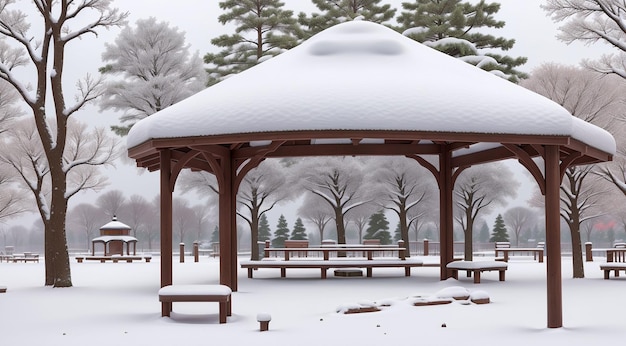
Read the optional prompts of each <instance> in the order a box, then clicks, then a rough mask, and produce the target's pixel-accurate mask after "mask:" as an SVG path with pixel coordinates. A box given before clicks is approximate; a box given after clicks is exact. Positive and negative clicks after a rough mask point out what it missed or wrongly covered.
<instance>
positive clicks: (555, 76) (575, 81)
mask: <svg viewBox="0 0 626 346" xmlns="http://www.w3.org/2000/svg"><path fill="white" fill-rule="evenodd" d="M622 84H623V83H622V81H621V79H620V78H611V76H603V75H601V74H598V73H596V72H593V71H590V70H586V69H582V68H578V67H570V66H562V65H558V64H544V65H542V66H540V67H539V68H537V69H535V70H533V71H532V74H531V76H530V78H528V79H527V80H525V81H523V83H522V86H524V87H526V88H528V89H530V90H532V91H534V92H536V93H538V94H541V95H543V96H545V97H547V98H549V99H551V100H553V101H555V102H556V103H558V104H560V105H561V106H563V107H564V108H565V109H567V110H568V111H569V112H570V113H571V114H572V115H574V116H576V117H578V118H580V119H583V120H585V121H587V122H590V123H592V124H594V125H597V126H599V127H602V128H604V129H606V130H607V131H609V132H612V133H614V134H616V135H617V134H621V133H623V129H624V127H623V125H622V123H621V122H619V121H617V119H618V118H619V117H620V114H623V112H624V104H623V100H624V98H623V96H622V95H624V92H625V90H624V86H622ZM616 137H617V136H616ZM618 156H621V158H616V161H618V162H617V163H615V164H602V165H588V166H572V167H569V168H567V169H566V170H565V174H564V177H563V183H562V184H561V218H562V219H563V220H564V221H565V222H566V223H567V225H568V226H569V229H570V235H571V240H572V258H573V261H572V262H573V263H572V264H573V266H574V268H573V275H574V277H575V278H583V277H584V275H585V274H584V263H583V253H582V237H581V224H582V223H584V222H585V220H588V219H593V218H596V217H598V216H600V215H602V214H603V213H604V211H603V210H605V208H604V207H605V206H606V205H605V203H604V202H605V201H607V198H606V197H607V196H608V195H610V194H611V193H614V192H616V191H611V189H610V186H609V185H608V184H603V183H602V181H598V180H599V176H598V174H601V175H603V176H604V177H605V178H606V179H607V180H611V181H612V182H614V183H617V184H616V185H617V186H619V185H620V183H619V182H620V181H621V179H624V177H625V176H621V177H620V176H619V175H618V174H617V173H614V170H612V168H614V167H615V166H618V167H619V166H620V162H622V163H623V162H624V161H623V155H618ZM534 199H536V200H538V202H536V203H535V204H541V201H542V200H543V198H542V197H541V196H538V195H537V196H535V197H534ZM609 210H610V207H609ZM548 231H550V230H548Z"/></svg>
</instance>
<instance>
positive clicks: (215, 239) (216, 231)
mask: <svg viewBox="0 0 626 346" xmlns="http://www.w3.org/2000/svg"><path fill="white" fill-rule="evenodd" d="M219 242H220V229H219V227H218V226H215V228H214V229H213V233H211V243H219Z"/></svg>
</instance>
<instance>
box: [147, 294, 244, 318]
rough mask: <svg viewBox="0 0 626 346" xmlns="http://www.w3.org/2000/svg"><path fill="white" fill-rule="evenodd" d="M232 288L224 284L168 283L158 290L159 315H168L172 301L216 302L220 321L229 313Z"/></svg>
mask: <svg viewBox="0 0 626 346" xmlns="http://www.w3.org/2000/svg"><path fill="white" fill-rule="evenodd" d="M231 293H232V290H231V289H230V287H228V286H226V285H169V286H165V287H162V288H161V289H160V290H159V301H160V302H161V316H169V315H170V312H171V311H172V304H173V303H174V302H218V303H219V305H220V323H226V316H230V315H231V299H230V296H231Z"/></svg>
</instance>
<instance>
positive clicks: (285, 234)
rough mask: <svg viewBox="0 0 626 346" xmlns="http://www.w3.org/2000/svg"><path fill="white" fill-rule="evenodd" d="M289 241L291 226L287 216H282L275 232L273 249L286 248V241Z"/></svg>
mask: <svg viewBox="0 0 626 346" xmlns="http://www.w3.org/2000/svg"><path fill="white" fill-rule="evenodd" d="M288 239H289V225H288V224H287V219H286V218H285V215H283V214H280V217H279V218H278V223H277V224H276V230H275V231H274V239H272V247H285V240H288Z"/></svg>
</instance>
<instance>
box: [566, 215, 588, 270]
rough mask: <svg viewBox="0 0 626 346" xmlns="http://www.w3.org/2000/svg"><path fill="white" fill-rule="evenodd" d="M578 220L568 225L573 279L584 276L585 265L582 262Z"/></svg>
mask: <svg viewBox="0 0 626 346" xmlns="http://www.w3.org/2000/svg"><path fill="white" fill-rule="evenodd" d="M579 225H580V223H579V222H573V223H572V224H570V225H569V228H570V234H571V237H572V273H573V277H574V279H582V278H584V277H585V265H584V262H583V248H582V240H581V239H580V229H579Z"/></svg>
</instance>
